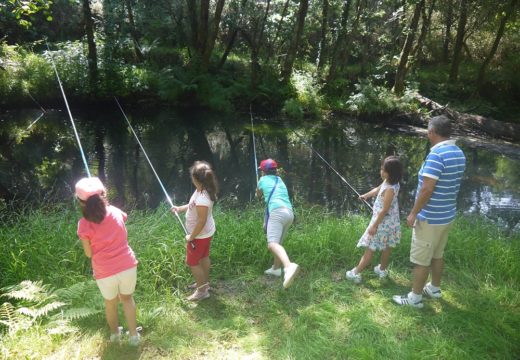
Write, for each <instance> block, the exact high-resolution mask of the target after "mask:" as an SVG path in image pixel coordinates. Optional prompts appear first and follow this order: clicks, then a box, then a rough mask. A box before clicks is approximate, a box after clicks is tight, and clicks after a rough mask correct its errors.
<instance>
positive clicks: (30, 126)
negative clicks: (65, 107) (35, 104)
mask: <svg viewBox="0 0 520 360" xmlns="http://www.w3.org/2000/svg"><path fill="white" fill-rule="evenodd" d="M43 115H45V113H41V114H40V116H38V117H37V118H36V120H34V121H33V122H32V123H31V124H30V125H29V126H28V127H27V129H25V131H29V129H30V128H32V127H33V125H34V124H36V123H37V122H38V120H40V119H41V118H42V116H43Z"/></svg>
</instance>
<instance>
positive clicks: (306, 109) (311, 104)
mask: <svg viewBox="0 0 520 360" xmlns="http://www.w3.org/2000/svg"><path fill="white" fill-rule="evenodd" d="M291 85H292V87H293V88H294V91H295V92H296V97H295V98H291V99H288V100H286V101H285V104H284V107H283V109H282V111H283V112H284V113H285V114H286V115H287V116H289V117H293V118H296V119H301V118H302V117H303V115H304V114H307V115H309V116H312V117H315V118H320V117H321V115H322V112H323V109H324V106H325V102H324V101H323V95H322V94H321V88H322V87H321V85H320V84H318V83H317V81H316V79H315V78H314V77H313V76H312V74H311V73H310V72H306V71H297V70H295V71H294V72H293V74H292V76H291Z"/></svg>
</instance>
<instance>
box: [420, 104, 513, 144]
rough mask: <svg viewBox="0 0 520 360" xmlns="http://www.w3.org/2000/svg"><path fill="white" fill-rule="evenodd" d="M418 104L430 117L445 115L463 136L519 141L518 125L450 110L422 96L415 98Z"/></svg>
mask: <svg viewBox="0 0 520 360" xmlns="http://www.w3.org/2000/svg"><path fill="white" fill-rule="evenodd" d="M416 98H417V100H418V101H419V103H420V104H421V105H422V106H424V107H425V108H427V109H428V110H430V114H431V116H436V115H446V116H448V117H449V118H451V119H452V120H453V121H454V124H455V131H456V132H459V133H463V134H474V133H475V132H477V133H481V134H486V135H490V136H492V137H494V138H498V139H503V140H510V141H514V142H518V141H520V124H513V123H508V122H503V121H498V120H495V119H492V118H487V117H484V116H480V115H473V114H466V113H461V112H458V111H455V110H453V109H450V108H449V107H448V105H444V106H443V105H441V104H439V103H437V102H435V101H433V100H431V99H428V98H427V97H424V96H422V95H417V96H416Z"/></svg>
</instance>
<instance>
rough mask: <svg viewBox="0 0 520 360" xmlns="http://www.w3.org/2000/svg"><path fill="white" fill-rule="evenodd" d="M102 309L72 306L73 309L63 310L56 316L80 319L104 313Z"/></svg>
mask: <svg viewBox="0 0 520 360" xmlns="http://www.w3.org/2000/svg"><path fill="white" fill-rule="evenodd" d="M102 312H103V310H102V309H93V308H88V307H82V308H72V309H66V310H64V311H62V312H61V313H60V314H56V315H55V317H56V318H57V317H58V316H59V317H61V318H63V319H67V320H78V319H84V318H86V317H89V316H92V315H97V314H100V313H102Z"/></svg>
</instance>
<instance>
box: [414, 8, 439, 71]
mask: <svg viewBox="0 0 520 360" xmlns="http://www.w3.org/2000/svg"><path fill="white" fill-rule="evenodd" d="M435 1H436V0H432V2H431V4H430V8H429V9H428V14H427V13H426V6H424V7H423V8H422V12H421V14H422V25H421V32H420V33H419V38H418V40H417V44H416V45H415V48H414V49H413V52H412V54H413V55H412V56H413V57H414V58H415V63H416V64H419V63H420V62H421V59H422V56H423V50H422V49H423V45H424V40H425V39H426V35H427V34H428V30H429V29H430V23H431V19H432V14H433V9H434V7H435Z"/></svg>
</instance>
